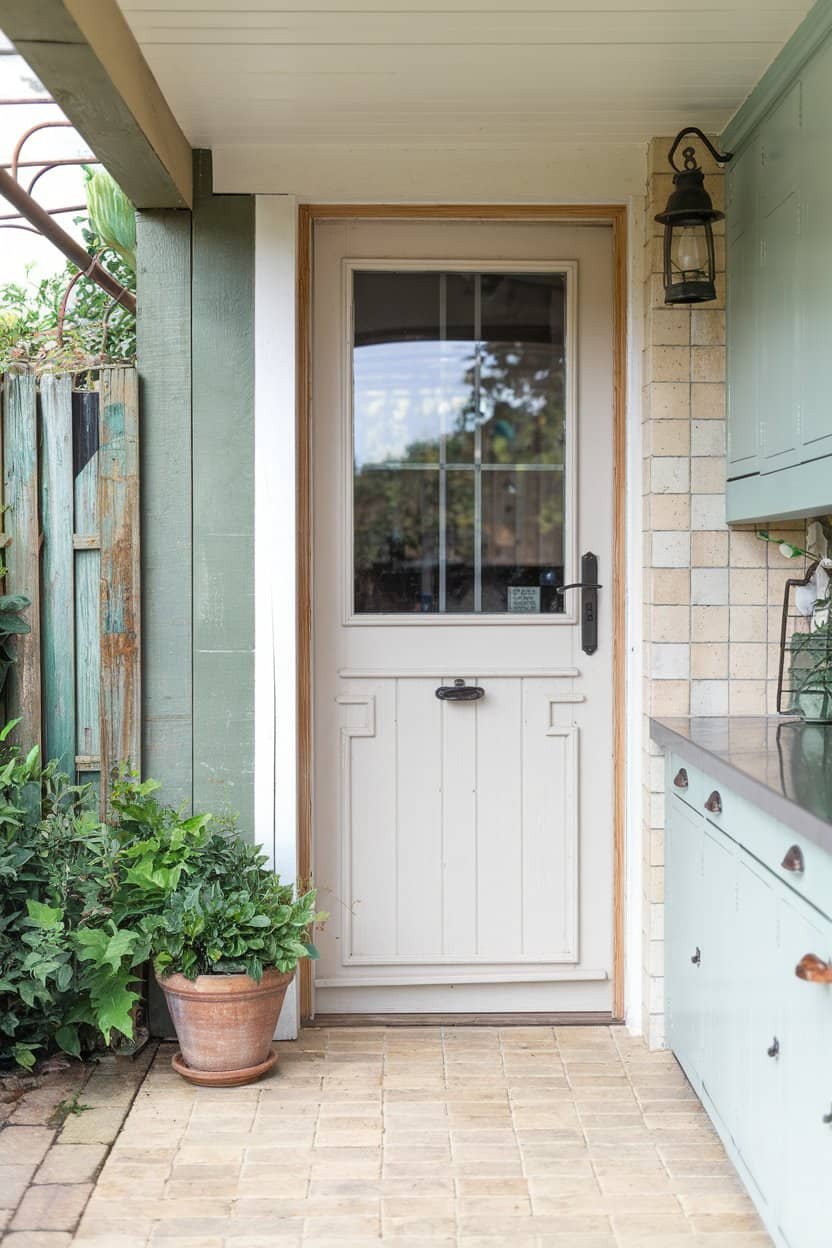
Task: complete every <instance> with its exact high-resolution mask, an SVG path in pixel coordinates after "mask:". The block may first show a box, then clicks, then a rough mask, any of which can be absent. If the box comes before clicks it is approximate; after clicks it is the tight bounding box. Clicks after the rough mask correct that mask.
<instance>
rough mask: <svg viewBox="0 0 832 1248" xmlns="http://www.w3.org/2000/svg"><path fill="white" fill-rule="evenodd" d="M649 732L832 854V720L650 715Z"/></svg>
mask: <svg viewBox="0 0 832 1248" xmlns="http://www.w3.org/2000/svg"><path fill="white" fill-rule="evenodd" d="M650 732H651V736H652V737H653V740H654V741H655V742H656V743H657V744H658V745H661V746H663V747H664V748H665V749H670V750H674V751H676V752H677V753H678V754H681V755H682V757H683V758H688V759H689V760H690V762H691V763H692V764H693V765H694V766H695V767H699V768H700V769H701V770H702V771H704V772H706V773H707V775H708V776H713V778H714V780H716V781H718V782H719V783H720V784H724V785H725V786H726V787H727V788H730V789H733V790H734V792H735V793H738V794H739V795H740V797H744V798H746V799H747V800H748V801H750V802H753V803H754V804H755V805H757V806H759V807H760V808H761V810H764V811H766V812H767V813H768V814H770V815H772V816H773V817H774V818H775V819H779V820H780V822H781V823H784V824H786V825H787V826H788V827H791V828H793V829H794V831H795V832H798V833H800V834H801V835H802V836H805V837H808V838H810V839H811V840H812V841H813V842H814V843H815V844H816V845H819V846H820V847H821V848H822V849H825V850H826V851H827V852H828V853H832V724H806V723H804V722H803V721H802V720H799V719H786V718H784V717H782V716H779V715H753V716H752V715H749V716H744V715H725V716H715V717H713V718H707V719H705V718H701V719H696V718H685V719H681V718H679V719H651V720H650Z"/></svg>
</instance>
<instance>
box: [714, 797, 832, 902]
mask: <svg viewBox="0 0 832 1248" xmlns="http://www.w3.org/2000/svg"><path fill="white" fill-rule="evenodd" d="M701 794H702V800H701V802H700V810H701V811H702V813H703V814H704V815H705V817H706V818H707V820H708V822H709V823H711V824H713V826H714V827H717V828H720V829H721V830H722V831H723V832H725V833H726V835H727V836H730V837H731V839H732V840H733V841H736V842H737V843H738V844H740V845H742V846H744V847H745V849H746V850H748V852H749V853H750V854H752V855H753V856H754V857H755V858H756V859H757V861H758V862H760V863H762V865H763V866H764V867H767V868H768V870H769V871H771V872H772V873H773V874H774V875H775V876H777V878H778V879H780V880H782V881H783V882H784V883H785V884H788V885H789V887H790V888H793V889H794V891H795V892H796V893H799V894H800V896H801V897H805V899H806V900H807V901H808V902H810V903H811V904H812V905H813V906H815V907H816V909H818V910H820V911H821V913H822V914H825V915H827V916H832V856H831V855H829V854H826V853H824V851H823V850H821V849H818V848H817V846H816V845H814V844H812V842H811V841H807V840H806V838H804V837H801V836H800V835H799V834H798V833H796V832H795V831H794V829H793V828H789V827H786V825H785V824H783V823H780V822H779V821H778V820H777V819H774V818H773V817H772V816H771V815H767V814H766V813H765V812H764V811H762V810H760V808H759V806H754V805H753V804H752V803H751V802H749V801H748V800H747V799H746V798H744V797H739V796H738V794H736V793H734V792H732V790H731V789H726V788H725V787H724V786H722V785H719V784H716V783H715V782H713V781H712V780H711V779H710V778H709V777H707V776H705V775H703V776H702V789H701ZM714 794H716V795H717V797H718V799H719V800H718V802H717V801H714V800H712V798H713V795H714ZM708 802H710V805H711V807H712V809H709V810H706V809H705V804H706V803H708Z"/></svg>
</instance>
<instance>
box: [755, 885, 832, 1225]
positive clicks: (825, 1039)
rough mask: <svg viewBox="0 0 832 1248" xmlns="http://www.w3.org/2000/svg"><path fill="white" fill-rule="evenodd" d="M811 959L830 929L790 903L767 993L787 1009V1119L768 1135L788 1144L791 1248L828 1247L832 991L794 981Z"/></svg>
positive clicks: (782, 1215)
mask: <svg viewBox="0 0 832 1248" xmlns="http://www.w3.org/2000/svg"><path fill="white" fill-rule="evenodd" d="M807 953H815V954H817V955H818V956H819V957H821V958H823V959H824V960H826V959H828V958H829V957H830V956H832V924H831V923H829V922H828V921H827V920H826V919H824V918H822V917H821V916H820V915H818V914H817V913H816V912H814V911H813V910H812V909H811V907H810V906H808V905H806V904H805V903H804V902H802V901H801V900H800V899H799V898H797V897H795V898H793V899H792V898H785V899H784V900H782V901H781V903H780V956H779V958H778V963H777V972H778V973H777V975H776V977H772V983H771V987H770V991H771V992H772V993H777V994H778V995H779V996H780V997H781V1000H782V1009H783V1023H782V1030H783V1034H782V1038H781V1061H782V1064H783V1070H782V1074H783V1115H782V1118H778V1119H775V1120H774V1121H773V1122H772V1123H771V1124H770V1128H769V1129H770V1130H771V1131H772V1132H773V1133H774V1134H776V1135H780V1134H781V1133H782V1135H783V1137H784V1138H783V1139H782V1140H781V1142H780V1147H781V1151H782V1152H783V1153H784V1154H785V1156H784V1160H785V1168H784V1169H785V1172H784V1173H783V1174H782V1177H781V1182H780V1192H781V1200H780V1208H779V1224H780V1226H781V1228H782V1231H783V1234H784V1236H785V1237H786V1240H787V1242H788V1243H789V1244H790V1245H791V1246H792V1248H828V1245H829V1243H830V1236H831V1234H832V1233H830V1228H829V1220H828V1216H827V1212H826V1211H827V1206H828V1199H829V1186H830V1182H832V1122H826V1121H824V1119H825V1118H826V1117H827V1116H829V1117H830V1118H832V985H829V984H825V985H824V984H814V983H806V982H805V981H804V980H801V979H798V978H797V976H796V975H795V973H794V968H795V966H796V965H797V963H798V962H799V961H800V959H801V958H802V957H803V956H804V954H807ZM781 1124H782V1125H781Z"/></svg>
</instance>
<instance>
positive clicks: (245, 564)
mask: <svg viewBox="0 0 832 1248" xmlns="http://www.w3.org/2000/svg"><path fill="white" fill-rule="evenodd" d="M195 174H196V178H195V181H196V198H195V202H194V211H193V336H192V343H193V561H194V562H193V577H194V579H193V594H194V600H193V609H194V634H193V636H194V651H193V664H194V667H193V671H194V702H193V713H194V719H193V725H194V729H193V731H194V763H193V765H194V806H195V807H196V808H197V809H203V810H212V811H217V812H233V813H235V814H237V815H238V816H239V822H240V830H241V832H242V833H243V835H245V836H247V837H249V838H251V837H253V829H254V199H253V197H252V196H250V195H213V194H211V159H210V153H207V152H199V153H197V154H196V163H195Z"/></svg>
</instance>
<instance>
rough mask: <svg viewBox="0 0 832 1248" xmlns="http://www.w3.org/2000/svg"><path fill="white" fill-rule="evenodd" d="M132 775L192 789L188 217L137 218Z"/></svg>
mask: <svg viewBox="0 0 832 1248" xmlns="http://www.w3.org/2000/svg"><path fill="white" fill-rule="evenodd" d="M137 256H138V273H137V286H138V323H137V333H138V366H139V384H140V398H139V402H140V425H139V454H140V465H141V466H140V499H141V543H142V571H141V577H142V770H143V772H144V775H145V776H153V777H154V778H155V779H156V780H159V781H160V782H161V783H162V797H163V798H164V800H166V801H169V802H173V803H174V804H176V805H179V804H182V803H185V804H186V805H188V806H190V804H191V800H192V791H193V707H192V702H193V689H192V668H193V644H192V632H193V611H192V601H191V579H192V577H191V568H192V560H191V214H190V212H187V211H184V210H183V211H176V210H174V209H165V210H160V211H154V212H140V213H139V214H138V251H137Z"/></svg>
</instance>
